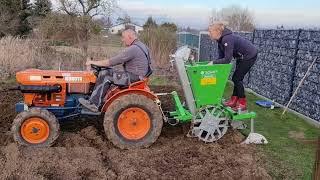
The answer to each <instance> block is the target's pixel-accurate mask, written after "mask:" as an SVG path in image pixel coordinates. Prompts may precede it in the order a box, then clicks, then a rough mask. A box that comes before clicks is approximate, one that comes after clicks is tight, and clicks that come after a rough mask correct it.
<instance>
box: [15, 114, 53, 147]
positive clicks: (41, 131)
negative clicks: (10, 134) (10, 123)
mask: <svg viewBox="0 0 320 180" xmlns="http://www.w3.org/2000/svg"><path fill="white" fill-rule="evenodd" d="M49 132H50V128H49V125H48V123H47V122H46V121H45V120H43V119H41V118H38V117H32V118H29V119H27V120H25V121H24V122H23V124H22V126H21V135H22V137H23V139H24V140H26V141H27V142H29V143H31V144H39V143H43V142H45V141H46V140H47V139H48V137H49Z"/></svg>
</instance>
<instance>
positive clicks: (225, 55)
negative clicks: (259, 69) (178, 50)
mask: <svg viewBox="0 0 320 180" xmlns="http://www.w3.org/2000/svg"><path fill="white" fill-rule="evenodd" d="M209 35H210V38H211V39H212V40H216V41H217V42H218V49H219V59H218V60H215V61H213V62H211V63H212V64H229V63H230V62H231V60H232V58H233V57H234V58H235V59H237V61H236V70H235V72H234V74H233V76H232V81H233V83H234V89H233V94H232V97H231V98H230V100H228V101H227V102H225V103H224V104H225V105H226V106H229V107H232V108H234V109H235V110H241V111H243V110H246V109H247V101H246V96H245V93H244V86H243V79H244V77H245V75H246V74H247V73H248V72H249V70H250V68H251V67H252V66H253V65H254V63H255V61H256V59H257V54H258V51H257V49H256V47H255V46H254V45H253V44H252V43H251V42H250V41H249V40H247V39H244V38H242V37H240V36H237V35H235V34H233V33H232V31H231V30H229V29H228V28H226V27H225V23H223V22H215V23H213V24H212V25H210V26H209Z"/></svg>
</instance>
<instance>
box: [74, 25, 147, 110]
mask: <svg viewBox="0 0 320 180" xmlns="http://www.w3.org/2000/svg"><path fill="white" fill-rule="evenodd" d="M121 40H122V42H123V43H124V45H125V46H126V49H124V50H123V51H122V52H121V53H119V54H118V55H116V56H114V57H112V58H110V59H106V60H101V61H92V60H91V59H88V60H87V62H86V65H87V66H88V67H90V66H91V65H95V66H99V67H107V69H105V70H103V71H100V73H99V75H98V78H97V81H96V84H95V87H94V89H93V92H92V94H91V96H90V98H89V100H86V99H84V98H80V99H79V102H80V103H81V104H82V105H83V106H84V107H86V108H87V109H89V110H91V111H93V112H98V111H99V109H100V108H101V106H102V105H103V102H104V97H105V95H106V93H107V92H108V90H109V88H110V85H111V84H117V85H129V84H130V83H133V82H136V81H139V80H142V79H143V78H145V77H148V76H150V74H151V73H152V70H151V67H150V63H151V59H150V53H149V49H148V47H147V46H146V45H145V44H143V43H142V42H141V41H139V40H138V37H137V34H136V32H135V31H134V30H131V29H127V30H125V31H123V32H122V38H121ZM119 64H123V68H124V71H116V70H113V69H111V68H108V67H112V66H116V65H119Z"/></svg>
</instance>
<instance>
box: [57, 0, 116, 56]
mask: <svg viewBox="0 0 320 180" xmlns="http://www.w3.org/2000/svg"><path fill="white" fill-rule="evenodd" d="M58 2H59V10H61V11H62V12H64V13H66V14H68V15H69V16H71V17H74V18H75V22H77V23H74V24H75V26H76V29H79V30H80V32H75V33H77V37H78V42H79V43H81V46H82V48H83V50H84V52H85V54H87V50H88V40H89V38H90V29H92V28H91V27H92V22H93V21H92V20H93V18H94V17H95V16H106V17H110V15H111V14H112V12H113V10H114V9H115V8H116V6H117V0H58Z"/></svg>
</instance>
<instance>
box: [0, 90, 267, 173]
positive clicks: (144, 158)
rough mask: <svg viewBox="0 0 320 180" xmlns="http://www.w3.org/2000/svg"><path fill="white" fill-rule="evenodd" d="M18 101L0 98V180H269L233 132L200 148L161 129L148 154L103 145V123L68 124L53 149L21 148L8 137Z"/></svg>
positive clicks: (179, 129)
mask: <svg viewBox="0 0 320 180" xmlns="http://www.w3.org/2000/svg"><path fill="white" fill-rule="evenodd" d="M152 89H153V90H154V91H155V92H171V91H172V90H174V89H175V88H174V87H160V86H157V87H152ZM181 93H182V92H181V91H179V94H181ZM19 100H21V94H20V93H18V92H7V91H5V92H2V95H1V96H0V115H1V116H0V179H271V178H270V176H269V175H268V174H267V172H266V170H265V169H264V168H263V164H262V162H261V160H260V157H259V155H258V152H257V150H256V148H255V146H251V145H240V142H241V141H242V140H243V139H244V137H243V135H242V134H241V133H239V132H238V131H233V130H229V131H228V133H227V134H226V135H225V136H224V137H223V138H222V139H221V140H219V141H218V142H217V143H211V144H205V143H203V142H201V141H198V140H197V139H195V138H187V137H186V136H185V134H186V133H187V131H188V125H179V126H176V127H171V126H169V125H165V126H164V128H163V130H162V134H161V136H160V137H159V139H158V140H157V141H156V143H155V144H154V145H152V146H151V147H150V148H147V149H136V150H120V149H118V148H116V147H114V146H113V145H112V144H111V143H110V142H109V141H107V139H106V137H105V135H104V131H103V127H102V120H101V119H102V117H101V118H100V120H99V119H73V121H70V122H65V123H63V124H61V128H62V129H61V134H60V136H59V138H58V140H57V142H56V144H55V145H54V146H53V147H50V148H38V149H31V148H26V147H20V146H18V145H16V143H14V142H13V140H12V135H11V134H10V127H11V122H12V120H13V119H14V117H15V113H14V104H15V103H16V102H18V101H19ZM161 101H162V104H163V109H164V110H165V111H169V110H172V109H174V104H173V102H172V100H171V98H169V97H161Z"/></svg>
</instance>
